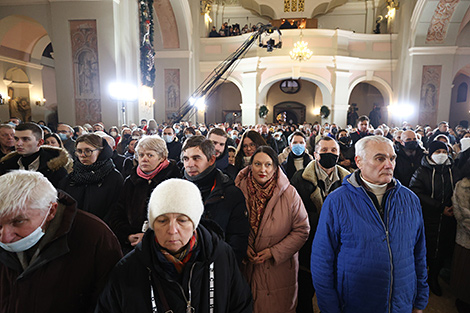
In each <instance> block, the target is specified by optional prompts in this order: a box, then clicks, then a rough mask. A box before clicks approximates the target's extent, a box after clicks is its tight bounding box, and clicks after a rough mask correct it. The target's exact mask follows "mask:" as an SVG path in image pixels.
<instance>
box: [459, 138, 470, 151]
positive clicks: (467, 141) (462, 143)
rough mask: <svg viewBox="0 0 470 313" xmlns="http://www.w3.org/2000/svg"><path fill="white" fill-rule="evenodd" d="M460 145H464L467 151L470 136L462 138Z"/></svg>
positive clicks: (469, 144)
mask: <svg viewBox="0 0 470 313" xmlns="http://www.w3.org/2000/svg"><path fill="white" fill-rule="evenodd" d="M460 145H461V146H462V151H465V150H467V149H468V148H470V138H462V139H460Z"/></svg>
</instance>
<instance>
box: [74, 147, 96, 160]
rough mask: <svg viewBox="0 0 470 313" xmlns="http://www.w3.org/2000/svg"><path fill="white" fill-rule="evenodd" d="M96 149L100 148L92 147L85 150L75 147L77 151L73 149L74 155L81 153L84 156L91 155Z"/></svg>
mask: <svg viewBox="0 0 470 313" xmlns="http://www.w3.org/2000/svg"><path fill="white" fill-rule="evenodd" d="M96 150H100V149H98V148H97V149H93V150H90V149H85V150H82V149H77V151H75V155H76V156H81V155H82V154H83V155H85V157H87V158H88V157H91V155H92V154H93V152H95V151H96Z"/></svg>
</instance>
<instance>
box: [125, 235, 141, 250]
mask: <svg viewBox="0 0 470 313" xmlns="http://www.w3.org/2000/svg"><path fill="white" fill-rule="evenodd" d="M142 237H144V233H138V234H132V235H129V237H127V240H129V242H130V243H131V246H133V247H134V246H136V245H137V244H138V243H139V242H141V241H142Z"/></svg>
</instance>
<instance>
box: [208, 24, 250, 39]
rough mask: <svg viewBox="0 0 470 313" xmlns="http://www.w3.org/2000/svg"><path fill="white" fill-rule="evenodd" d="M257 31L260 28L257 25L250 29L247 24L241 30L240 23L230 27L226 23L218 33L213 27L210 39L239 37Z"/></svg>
mask: <svg viewBox="0 0 470 313" xmlns="http://www.w3.org/2000/svg"><path fill="white" fill-rule="evenodd" d="M257 30H258V27H257V26H256V25H252V26H251V27H249V26H248V24H245V26H243V28H240V24H238V23H237V24H232V25H229V24H228V22H225V23H223V24H222V25H221V26H220V29H219V30H218V31H217V28H216V27H215V26H212V28H211V31H210V33H209V37H229V36H239V35H242V34H247V33H251V32H255V31H257Z"/></svg>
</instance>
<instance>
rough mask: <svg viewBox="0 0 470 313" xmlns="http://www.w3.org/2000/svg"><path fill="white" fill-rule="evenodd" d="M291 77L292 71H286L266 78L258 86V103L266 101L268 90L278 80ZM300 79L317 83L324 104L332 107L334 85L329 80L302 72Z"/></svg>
mask: <svg viewBox="0 0 470 313" xmlns="http://www.w3.org/2000/svg"><path fill="white" fill-rule="evenodd" d="M290 78H292V73H291V72H288V73H287V72H286V73H283V74H279V75H275V76H271V77H269V78H267V79H264V80H263V81H262V83H261V84H260V85H259V87H258V93H259V98H258V103H265V102H266V97H267V95H268V91H269V89H270V88H271V86H272V85H274V84H275V83H276V82H278V81H281V80H284V79H290ZM299 79H303V80H306V81H309V82H311V83H314V84H315V85H317V86H318V88H319V89H320V91H321V93H322V97H323V105H326V106H328V107H330V108H331V105H332V102H333V101H332V93H333V86H332V85H331V84H330V82H329V81H327V80H326V79H324V78H323V77H320V76H317V75H313V74H309V73H301V75H299Z"/></svg>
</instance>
